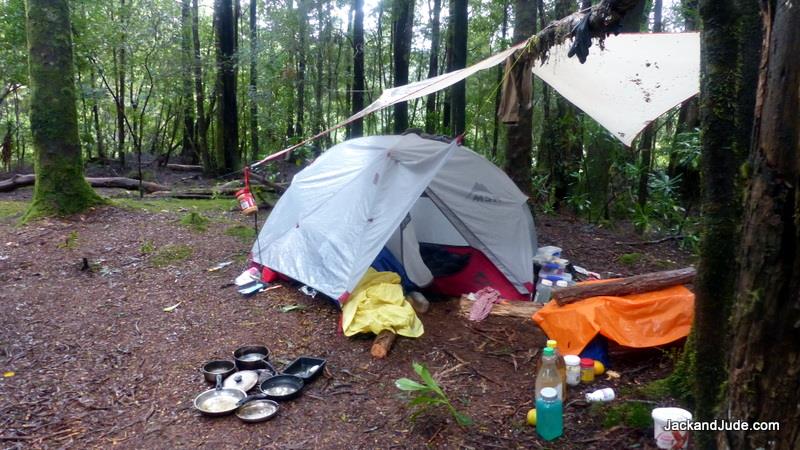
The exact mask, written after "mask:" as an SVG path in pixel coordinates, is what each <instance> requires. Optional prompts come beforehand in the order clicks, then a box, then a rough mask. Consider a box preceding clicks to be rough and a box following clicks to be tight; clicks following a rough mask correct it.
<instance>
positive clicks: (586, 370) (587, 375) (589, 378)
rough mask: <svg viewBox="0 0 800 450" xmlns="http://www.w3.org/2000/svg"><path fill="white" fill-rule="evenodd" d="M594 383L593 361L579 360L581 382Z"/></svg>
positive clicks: (589, 359) (587, 359)
mask: <svg viewBox="0 0 800 450" xmlns="http://www.w3.org/2000/svg"><path fill="white" fill-rule="evenodd" d="M593 381H594V360H593V359H592V358H581V382H582V383H586V384H588V383H591V382H593Z"/></svg>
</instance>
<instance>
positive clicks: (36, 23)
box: [24, 0, 102, 220]
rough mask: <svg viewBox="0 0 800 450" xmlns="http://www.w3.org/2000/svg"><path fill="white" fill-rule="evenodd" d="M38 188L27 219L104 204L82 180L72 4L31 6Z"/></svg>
mask: <svg viewBox="0 0 800 450" xmlns="http://www.w3.org/2000/svg"><path fill="white" fill-rule="evenodd" d="M26 28H27V34H28V66H29V72H30V84H31V86H30V87H31V102H30V108H31V116H30V120H31V133H32V134H33V148H34V151H35V171H36V184H35V187H34V191H33V201H32V202H31V205H30V207H29V208H28V211H27V212H26V214H25V217H24V220H28V219H31V218H35V217H38V216H41V215H48V214H72V213H76V212H80V211H83V210H85V209H87V208H89V207H90V206H92V205H96V204H99V203H101V202H102V200H101V199H100V197H99V196H98V195H97V194H96V193H95V192H94V191H93V190H92V188H91V187H90V186H89V184H88V183H87V182H86V180H85V179H84V178H83V158H82V157H81V145H80V138H79V137H78V111H77V109H76V95H75V76H74V72H73V62H72V31H71V26H70V18H69V8H68V6H67V0H28V1H27V2H26Z"/></svg>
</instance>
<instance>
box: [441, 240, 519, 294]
mask: <svg viewBox="0 0 800 450" xmlns="http://www.w3.org/2000/svg"><path fill="white" fill-rule="evenodd" d="M442 248H444V249H445V250H447V251H448V252H451V253H455V254H458V255H465V254H469V255H471V256H470V257H469V262H468V263H467V266H466V267H464V268H463V269H462V270H461V271H460V272H458V273H457V274H454V275H448V276H446V277H439V278H434V279H433V283H431V285H430V286H429V287H428V290H430V291H431V292H436V293H439V294H443V295H449V296H453V297H458V296H460V295H462V294H468V293H470V292H478V291H480V290H481V289H483V288H485V287H492V288H494V289H495V290H497V291H498V292H500V295H501V296H502V297H503V299H506V300H528V295H527V294H520V293H519V292H517V289H516V288H515V287H514V285H513V284H511V282H510V281H508V279H507V278H506V277H505V275H503V274H502V272H500V270H498V269H497V267H495V265H494V264H493V263H492V262H491V261H489V258H487V257H486V256H485V255H484V254H483V253H481V252H480V251H479V250H476V249H474V248H472V247H456V246H442Z"/></svg>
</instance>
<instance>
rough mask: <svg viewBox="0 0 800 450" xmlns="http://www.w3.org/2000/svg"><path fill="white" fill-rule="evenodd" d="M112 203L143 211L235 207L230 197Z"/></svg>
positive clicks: (203, 209)
mask: <svg viewBox="0 0 800 450" xmlns="http://www.w3.org/2000/svg"><path fill="white" fill-rule="evenodd" d="M114 205H116V206H118V207H121V208H126V209H130V210H142V211H145V212H185V211H195V212H198V213H204V212H227V211H230V210H231V209H232V208H234V207H236V201H235V200H232V199H222V198H219V199H210V200H205V199H203V200H195V199H177V198H159V199H147V198H146V199H144V200H140V199H136V198H116V199H114Z"/></svg>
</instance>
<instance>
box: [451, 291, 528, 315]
mask: <svg viewBox="0 0 800 450" xmlns="http://www.w3.org/2000/svg"><path fill="white" fill-rule="evenodd" d="M458 302H459V303H458V307H459V312H460V313H461V315H462V316H463V317H467V318H468V317H469V311H470V309H471V308H472V304H473V303H475V302H473V301H472V300H469V299H468V298H466V297H464V296H462V297H461V299H459V301H458ZM542 306H543V305H540V304H538V303H533V302H526V301H515V300H510V301H504V302H503V303H497V304H495V305H493V306H492V312H490V313H489V315H490V316H505V317H517V318H521V319H530V318H531V316H533V315H534V314H536V312H537V311H539V310H540V309H541V308H542Z"/></svg>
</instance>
